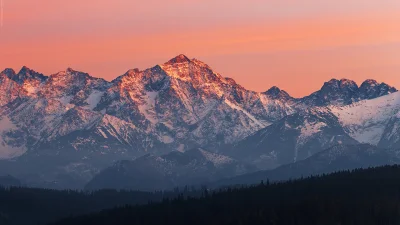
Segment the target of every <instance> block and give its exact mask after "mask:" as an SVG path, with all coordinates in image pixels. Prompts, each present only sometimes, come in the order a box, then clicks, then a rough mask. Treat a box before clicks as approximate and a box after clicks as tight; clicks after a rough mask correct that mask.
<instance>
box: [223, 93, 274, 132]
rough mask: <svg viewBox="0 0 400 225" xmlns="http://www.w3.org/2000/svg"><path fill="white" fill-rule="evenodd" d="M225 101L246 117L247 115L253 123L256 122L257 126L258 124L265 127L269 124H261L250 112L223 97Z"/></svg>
mask: <svg viewBox="0 0 400 225" xmlns="http://www.w3.org/2000/svg"><path fill="white" fill-rule="evenodd" d="M225 103H226V104H227V105H229V106H230V107H231V108H232V109H236V110H238V111H241V112H242V113H244V114H245V115H246V116H247V117H249V118H250V119H251V120H252V121H253V122H254V123H255V124H257V125H258V126H260V128H263V127H266V126H268V125H269V124H263V123H261V122H260V121H259V120H257V119H256V118H255V117H254V116H253V115H251V114H250V113H248V112H247V111H246V110H244V109H242V108H241V107H239V106H238V105H235V104H234V103H232V102H231V101H229V100H227V99H225Z"/></svg>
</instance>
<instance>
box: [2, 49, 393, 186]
mask: <svg viewBox="0 0 400 225" xmlns="http://www.w3.org/2000/svg"><path fill="white" fill-rule="evenodd" d="M0 94H1V95H0V158H1V159H2V160H0V170H1V171H4V172H5V173H10V174H11V175H13V176H16V177H18V178H19V179H21V180H23V181H24V183H27V184H28V185H31V186H40V187H51V188H82V187H83V185H84V184H85V183H87V182H88V181H89V180H91V179H92V178H93V177H94V175H95V174H98V173H99V172H100V171H102V170H103V169H105V168H106V167H108V166H110V165H114V166H112V167H111V168H114V167H117V168H119V167H121V166H122V167H129V168H131V167H132V168H136V166H130V164H132V163H131V162H135V163H138V162H140V161H141V160H142V161H145V162H152V161H157V160H160V159H162V161H163V160H165V163H166V164H163V165H164V166H165V165H168V168H169V170H171V171H174V172H173V174H174V175H171V176H170V175H168V176H169V177H168V182H170V181H171V179H172V178H173V179H172V180H174V179H175V180H176V178H175V176H179V173H178V172H176V171H177V170H181V169H182V168H183V167H184V164H181V163H176V164H174V165H170V164H171V163H170V162H169V161H168V160H167V159H165V157H167V158H168V156H169V155H170V154H172V155H174V156H175V157H177V158H180V157H181V158H185V157H188V156H186V154H189V153H190V152H197V153H198V152H199V151H200V152H202V151H203V153H204V152H208V153H209V156H210V155H211V156H213V157H215V158H221V157H225V158H229V159H231V160H233V161H235V162H237V165H235V166H232V167H231V171H229V172H224V173H221V174H222V175H218V176H215V177H212V176H211V177H209V178H207V179H210V180H213V179H217V178H218V179H220V178H225V177H231V176H235V175H240V174H241V173H243V171H240V170H236V169H237V168H236V167H237V166H238V165H239V164H240V165H243V166H244V165H246V167H247V166H248V168H249V172H250V171H251V170H252V169H250V168H253V167H257V168H258V169H273V168H276V167H278V166H281V165H284V164H288V163H295V162H298V161H300V160H304V159H307V158H309V157H311V156H313V155H314V154H317V153H318V152H320V151H322V150H324V149H327V148H330V147H332V146H335V145H338V144H350V145H354V144H360V143H368V144H371V145H375V146H379V147H380V148H392V149H395V148H399V147H400V135H399V125H400V124H399V123H400V122H399V118H400V113H399V109H400V94H399V93H398V92H397V90H396V89H395V88H394V87H391V86H389V85H387V84H385V83H378V82H377V81H374V80H366V81H365V82H363V83H362V84H361V85H360V86H358V85H357V84H356V83H355V82H354V81H351V80H347V79H341V80H336V79H332V80H330V81H328V82H326V83H325V84H324V85H323V86H322V88H321V89H320V90H318V91H316V92H314V93H313V94H311V95H310V96H306V97H303V98H294V97H291V96H290V95H289V94H288V93H287V92H285V91H283V90H281V89H279V88H278V87H272V88H270V89H269V90H267V91H265V92H254V91H250V90H247V89H245V88H244V87H242V86H241V85H239V84H237V83H236V82H235V81H234V80H233V79H231V78H227V77H223V76H222V75H221V74H219V73H217V72H215V71H214V70H213V69H212V68H211V67H209V66H208V65H207V64H205V63H203V62H201V61H199V60H197V59H189V58H188V57H186V56H185V55H179V56H177V57H175V58H173V59H171V60H170V61H168V62H166V63H163V64H160V65H156V66H154V67H152V68H149V69H146V70H139V69H132V70H129V71H127V72H126V73H125V74H123V75H121V76H119V77H117V78H116V79H114V80H113V81H110V82H109V81H106V80H104V79H101V78H95V77H92V76H90V75H89V74H87V73H83V72H79V71H75V70H73V69H71V68H68V69H66V70H65V71H61V72H58V73H56V74H52V75H50V76H45V75H43V74H41V73H38V72H35V71H33V70H31V69H29V68H27V67H23V68H22V69H21V70H20V71H19V72H18V73H16V72H15V71H14V70H12V69H5V70H4V71H3V72H1V73H0ZM199 148H200V149H201V150H199ZM178 152H179V153H178ZM187 152H189V153H187ZM179 154H182V156H180V155H179ZM195 155H196V156H197V157H198V158H196V160H197V161H199V162H204V163H205V164H207V163H206V162H209V161H204V158H203V159H201V158H202V157H200V156H199V154H195ZM200 155H201V154H200ZM170 156H171V155H170ZM239 159H240V160H239ZM121 160H123V161H121ZM126 160H129V161H126ZM202 160H203V161H202ZM197 161H196V162H197ZM211 161H212V160H211ZM239 161H240V162H239ZM135 163H134V164H135ZM204 163H200V164H201V165H200V164H198V165H194V166H193V165H191V166H193V167H191V168H190V170H192V171H193V170H196V169H197V168H201V167H202V166H204ZM150 164H151V165H154V163H150ZM135 165H136V164H135ZM209 165H211V164H209ZM207 169H208V170H207V171H208V172H210V171H212V172H210V173H212V174H214V173H218V174H219V172H217V171H216V169H215V168H214V169H213V167H212V166H211V168H207ZM106 170H107V169H106ZM106 170H104V171H103V172H105V171H106ZM182 170H184V169H182ZM154 171H157V170H154ZM208 172H207V173H208ZM132 173H133V174H135V171H134V172H132ZM163 174H164V173H163ZM171 177H172V178H171ZM187 177H188V176H187ZM184 180H185V181H186V179H184ZM173 184H181V183H180V182H177V183H173Z"/></svg>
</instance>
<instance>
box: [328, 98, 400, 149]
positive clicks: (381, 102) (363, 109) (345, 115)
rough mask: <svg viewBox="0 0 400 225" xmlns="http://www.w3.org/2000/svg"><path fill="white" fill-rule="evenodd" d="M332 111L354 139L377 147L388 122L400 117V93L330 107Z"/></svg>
mask: <svg viewBox="0 0 400 225" xmlns="http://www.w3.org/2000/svg"><path fill="white" fill-rule="evenodd" d="M330 110H331V112H332V113H333V114H334V115H336V116H337V117H338V118H339V121H340V123H341V124H342V126H343V127H344V128H345V129H347V132H348V133H349V135H350V136H351V137H352V138H354V139H356V140H357V141H359V142H361V143H369V144H373V145H377V144H378V143H379V141H380V139H381V137H382V135H383V132H384V129H385V126H386V124H387V123H388V121H389V120H390V119H391V118H392V117H394V116H396V115H399V110H400V93H399V92H396V93H393V94H389V95H386V96H383V97H380V98H376V99H372V100H364V101H360V102H357V103H353V104H351V105H347V106H342V107H337V106H330Z"/></svg>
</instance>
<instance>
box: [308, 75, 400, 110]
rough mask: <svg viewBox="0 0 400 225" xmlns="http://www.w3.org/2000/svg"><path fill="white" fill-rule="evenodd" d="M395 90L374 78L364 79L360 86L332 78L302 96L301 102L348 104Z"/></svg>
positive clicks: (326, 104) (311, 103)
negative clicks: (313, 91) (320, 86)
mask: <svg viewBox="0 0 400 225" xmlns="http://www.w3.org/2000/svg"><path fill="white" fill-rule="evenodd" d="M394 92H397V90H396V89H395V88H393V87H391V86H389V85H387V84H385V83H381V84H379V83H378V82H377V81H375V80H366V81H364V82H363V83H362V84H361V86H360V87H358V85H357V84H356V83H355V82H354V81H352V80H347V79H341V80H336V79H332V80H330V81H329V82H326V83H325V84H324V85H323V86H322V88H321V90H319V91H317V92H315V93H313V94H311V95H310V96H307V97H304V98H303V99H302V102H304V103H305V104H307V105H314V106H328V105H338V106H342V105H348V104H351V103H355V102H358V101H361V100H366V99H373V98H378V97H381V96H385V95H388V94H391V93H394Z"/></svg>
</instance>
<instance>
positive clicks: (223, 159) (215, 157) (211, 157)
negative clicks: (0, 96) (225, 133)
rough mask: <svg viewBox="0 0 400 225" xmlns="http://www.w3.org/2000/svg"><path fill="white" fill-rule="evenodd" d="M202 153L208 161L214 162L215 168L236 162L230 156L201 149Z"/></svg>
mask: <svg viewBox="0 0 400 225" xmlns="http://www.w3.org/2000/svg"><path fill="white" fill-rule="evenodd" d="M200 152H201V154H202V155H203V156H204V157H205V158H206V159H207V160H208V161H210V162H212V163H213V164H214V166H217V167H218V166H222V165H225V164H228V163H231V162H233V161H234V160H233V159H232V158H230V157H228V156H224V155H219V154H215V153H211V152H208V151H205V150H203V149H200Z"/></svg>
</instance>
